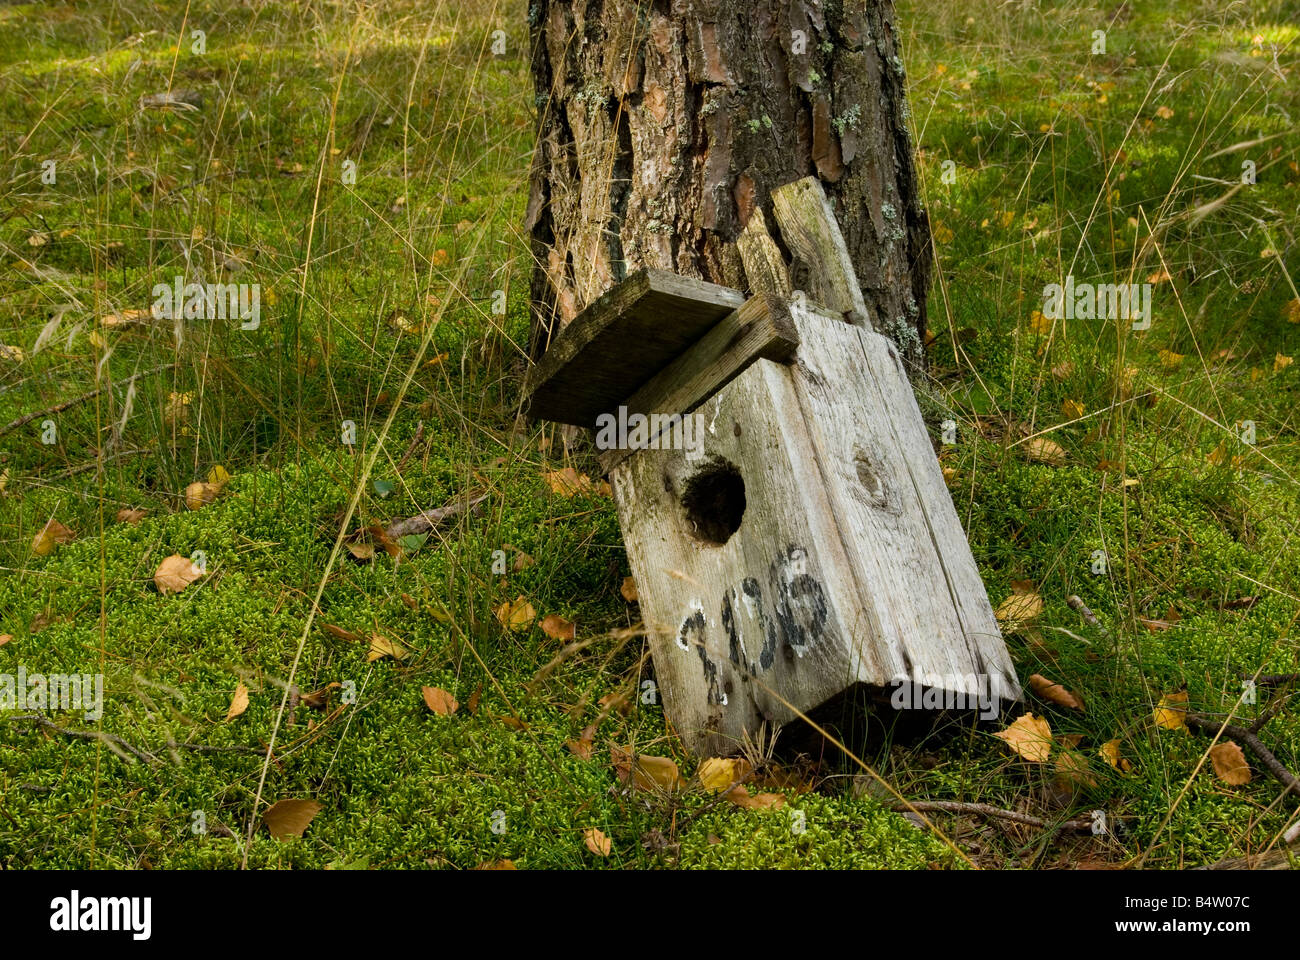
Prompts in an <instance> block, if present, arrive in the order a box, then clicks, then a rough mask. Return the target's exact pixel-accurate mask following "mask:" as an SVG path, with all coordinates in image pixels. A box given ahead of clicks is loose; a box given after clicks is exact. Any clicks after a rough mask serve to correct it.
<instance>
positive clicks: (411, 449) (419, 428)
mask: <svg viewBox="0 0 1300 960" xmlns="http://www.w3.org/2000/svg"><path fill="white" fill-rule="evenodd" d="M423 439H424V421H423V420H421V421H420V422H419V423H418V424H417V425H416V427H415V436H413V437H412V438H411V443H410V445H409V446H407V448H406V452H405V453H404V454H402V459H401V460H398V461H397V468H396V469H397V472H398V473H401V472H402V468H403V467H404V466H406V461H407V460H410V459H411V454H413V453H415V448H416V447H417V446H419V443H420V441H421V440H423Z"/></svg>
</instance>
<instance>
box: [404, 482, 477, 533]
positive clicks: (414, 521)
mask: <svg viewBox="0 0 1300 960" xmlns="http://www.w3.org/2000/svg"><path fill="white" fill-rule="evenodd" d="M487 497H488V495H487V494H486V493H481V494H479V495H478V496H477V497H469V498H463V499H461V500H457V501H455V502H453V503H449V504H447V506H445V507H438V508H437V509H435V510H425V511H423V512H422V513H417V514H416V515H415V516H413V517H408V518H407V519H405V520H398V521H396V522H395V523H392V524H390V525H389V527H388V529H387V530H386V531H384V532H385V533H387V534H388V536H390V537H392V538H393V539H394V540H396V539H398V538H399V537H409V536H410V535H411V534H420V533H428V532H429V531H430V530H432V529H433V528H434V527H436V526H437V525H438V524H440V523H442V522H443V521H444V520H450V519H451V518H452V517H456V516H459V515H460V514H462V513H469V512H472V511H474V509H475V508H476V507H477V506H478V505H479V504H480V503H482V502H483V501H484V500H486V499H487Z"/></svg>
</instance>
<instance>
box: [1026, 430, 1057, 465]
mask: <svg viewBox="0 0 1300 960" xmlns="http://www.w3.org/2000/svg"><path fill="white" fill-rule="evenodd" d="M1025 454H1026V456H1028V457H1029V459H1030V460H1031V461H1033V462H1034V463H1045V464H1047V465H1048V466H1052V467H1061V466H1064V465H1065V448H1064V447H1062V446H1061V445H1060V444H1059V443H1057V442H1056V441H1055V440H1049V439H1048V438H1047V437H1034V439H1032V440H1030V441H1028V442H1027V443H1026V444H1025Z"/></svg>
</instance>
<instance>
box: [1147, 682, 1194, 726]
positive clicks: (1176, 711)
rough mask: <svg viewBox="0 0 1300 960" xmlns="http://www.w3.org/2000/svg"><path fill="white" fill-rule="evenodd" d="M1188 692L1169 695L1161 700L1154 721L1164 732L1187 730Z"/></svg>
mask: <svg viewBox="0 0 1300 960" xmlns="http://www.w3.org/2000/svg"><path fill="white" fill-rule="evenodd" d="M1186 718H1187V691H1186V690H1183V691H1180V692H1179V693H1167V694H1165V695H1164V696H1163V697H1161V698H1160V703H1159V705H1157V707H1156V709H1155V714H1154V716H1153V719H1154V720H1155V722H1156V726H1157V727H1159V728H1160V729H1162V730H1186V729H1187V724H1186V722H1185V720H1186Z"/></svg>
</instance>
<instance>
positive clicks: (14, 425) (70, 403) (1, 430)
mask: <svg viewBox="0 0 1300 960" xmlns="http://www.w3.org/2000/svg"><path fill="white" fill-rule="evenodd" d="M174 366H176V363H175V362H174V361H173V362H172V363H164V364H160V365H159V366H156V367H150V368H149V369H148V370H142V371H141V372H139V373H133V374H131V376H129V377H127V378H126V379H125V380H118V381H116V382H114V383H112V384H109V385H108V386H113V387H125V386H126V385H128V384H131V383H134V382H135V381H137V380H140V379H143V378H144V377H151V376H153V375H154V374H155V373H162V372H163V371H164V370H170V369H171V368H172V367H174ZM105 389H106V388H105V387H96V388H95V389H94V390H91V391H90V392H89V393H83V394H81V395H80V396H76V397H73V398H72V399H71V400H64V401H63V402H62V403H56V404H55V405H54V406H52V407H46V408H45V409H44V410H37V411H36V412H35V413H25V414H23V415H22V416H21V417H19V418H18V419H17V420H11V421H9V423H7V424H5V425H4V426H3V427H0V437H3V436H4V435H5V434H7V433H13V431H15V430H17V429H18V428H19V427H25V426H26V425H27V424H29V423H31V422H32V421H33V420H38V419H40V418H41V417H48V416H50V415H51V414H54V413H62V412H63V411H64V410H67V409H68V408H69V407H75V406H76V405H77V404H79V403H85V402H86V401H87V400H93V399H94V398H95V397H97V396H99V395H100V394H101V393H103V392H104V390H105Z"/></svg>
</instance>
